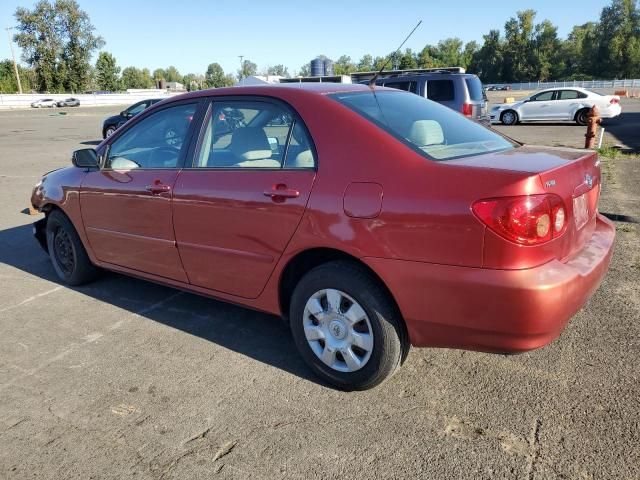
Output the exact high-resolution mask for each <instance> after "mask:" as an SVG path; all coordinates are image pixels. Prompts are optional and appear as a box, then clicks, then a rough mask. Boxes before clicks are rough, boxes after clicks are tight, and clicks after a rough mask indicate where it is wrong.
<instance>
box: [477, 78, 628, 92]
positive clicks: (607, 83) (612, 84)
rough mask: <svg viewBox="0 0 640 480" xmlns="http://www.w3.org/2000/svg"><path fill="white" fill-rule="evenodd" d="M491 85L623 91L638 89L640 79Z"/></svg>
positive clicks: (537, 88)
mask: <svg viewBox="0 0 640 480" xmlns="http://www.w3.org/2000/svg"><path fill="white" fill-rule="evenodd" d="M491 85H511V89H512V90H542V89H544V88H564V87H582V88H588V89H593V88H609V89H620V90H622V89H625V88H640V79H638V78H635V79H625V80H569V81H564V82H529V83H495V84H488V85H487V86H491Z"/></svg>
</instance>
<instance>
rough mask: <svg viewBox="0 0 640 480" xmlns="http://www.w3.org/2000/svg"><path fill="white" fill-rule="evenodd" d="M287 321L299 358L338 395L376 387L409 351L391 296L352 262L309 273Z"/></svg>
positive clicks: (327, 266)
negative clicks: (341, 392) (338, 391)
mask: <svg viewBox="0 0 640 480" xmlns="http://www.w3.org/2000/svg"><path fill="white" fill-rule="evenodd" d="M289 320H290V323H291V331H292V333H293V338H294V340H295V343H296V346H297V348H298V351H299V352H300V354H301V355H302V357H303V359H304V360H305V361H306V362H307V364H308V365H309V366H310V367H311V368H312V369H313V370H314V371H315V372H316V373H317V374H318V375H319V376H320V377H322V379H323V380H325V381H326V382H328V383H330V384H332V385H334V386H335V387H337V388H340V389H342V390H366V389H368V388H372V387H374V386H376V385H378V384H380V383H381V382H382V381H384V380H385V379H386V378H388V377H389V376H391V375H392V374H393V373H394V372H395V370H396V369H397V367H398V365H400V362H401V360H402V359H403V358H404V356H405V354H406V353H407V352H406V351H407V349H408V348H409V346H408V342H407V341H406V339H405V338H406V335H405V334H404V325H403V320H402V318H401V316H400V313H399V311H398V309H397V307H396V306H395V303H394V302H393V300H392V299H391V298H390V296H389V293H388V292H387V291H386V290H385V288H384V287H383V286H381V285H380V283H379V282H378V281H377V279H375V278H374V277H373V276H372V275H370V274H369V273H368V272H367V271H366V270H365V269H364V268H362V267H359V266H358V265H356V264H353V263H350V262H345V261H336V262H330V263H326V264H323V265H320V266H319V267H316V268H314V269H313V270H311V271H310V272H308V273H307V274H306V275H305V276H304V277H303V278H302V279H301V280H300V282H299V283H298V285H297V286H296V288H295V290H294V292H293V296H292V299H291V309H290V317H289Z"/></svg>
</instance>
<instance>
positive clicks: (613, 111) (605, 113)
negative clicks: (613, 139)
mask: <svg viewBox="0 0 640 480" xmlns="http://www.w3.org/2000/svg"><path fill="white" fill-rule="evenodd" d="M621 113H622V107H621V106H620V104H619V103H615V104H612V105H610V106H609V107H607V108H603V109H602V110H600V117H601V118H614V117H617V116H618V115H620V114H621Z"/></svg>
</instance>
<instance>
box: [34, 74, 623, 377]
mask: <svg viewBox="0 0 640 480" xmlns="http://www.w3.org/2000/svg"><path fill="white" fill-rule="evenodd" d="M229 119H233V121H229ZM72 161H73V164H74V167H68V168H63V169H60V170H56V171H53V172H50V173H47V174H46V175H44V177H43V178H42V180H41V181H40V182H38V184H37V185H36V186H35V187H34V190H33V193H32V196H31V204H32V206H33V207H34V208H36V209H37V210H39V211H40V212H43V213H45V215H46V216H45V217H44V218H42V219H41V220H39V221H38V222H36V224H35V228H34V232H35V235H36V238H37V239H38V240H39V241H40V243H41V245H42V246H43V247H44V248H45V249H46V250H47V251H48V253H49V255H50V258H51V261H52V264H53V268H54V270H55V273H56V274H57V276H58V277H59V278H60V280H61V281H62V282H65V283H66V284H68V285H80V284H82V283H85V282H88V281H90V280H92V279H93V278H94V277H95V275H96V274H97V273H98V268H100V267H101V268H105V269H108V270H114V271H118V272H122V273H125V274H130V275H133V276H136V277H139V278H146V279H148V280H152V281H154V282H158V283H162V284H165V285H169V286H173V287H177V288H180V289H183V290H187V291H190V292H194V293H198V294H202V295H207V296H210V297H214V298H218V299H221V300H225V301H230V302H233V303H236V304H240V305H245V306H248V307H251V308H253V309H257V310H261V311H265V312H270V313H273V314H278V315H282V316H284V317H286V318H287V319H288V322H289V325H290V328H291V332H292V335H293V338H294V341H295V344H296V346H297V348H298V350H299V352H300V354H301V356H302V358H304V360H305V361H306V362H307V363H308V364H309V365H310V367H311V368H312V369H313V370H314V371H315V372H316V373H317V374H318V375H320V376H321V377H322V378H323V379H324V380H325V381H326V382H329V383H331V384H333V385H335V386H337V387H338V388H342V389H347V390H350V389H366V388H371V387H373V386H375V385H377V384H379V383H380V382H382V381H383V380H384V379H385V378H387V377H388V376H389V375H391V374H392V373H393V372H394V371H395V370H396V368H397V367H398V366H399V365H400V364H401V363H402V362H403V360H404V359H405V358H406V356H407V354H408V349H409V346H410V345H414V346H417V347H452V348H464V349H471V350H482V351H493V352H519V351H525V350H531V349H535V348H538V347H541V346H543V345H545V344H547V343H549V342H550V341H552V340H553V339H554V338H556V337H557V336H559V335H560V333H561V332H562V330H563V329H564V327H565V325H566V324H567V322H568V321H569V319H570V318H571V317H572V316H573V315H574V314H575V313H576V312H577V311H578V310H579V309H580V308H581V307H582V306H583V305H584V304H585V302H586V301H587V300H588V299H589V297H590V296H591V295H592V293H593V292H594V291H595V289H596V288H597V287H598V285H599V284H600V282H601V280H602V278H603V277H604V275H605V273H606V272H607V268H608V265H609V261H610V259H611V254H612V246H613V241H614V237H615V227H614V225H613V224H612V223H611V222H610V221H609V220H607V219H606V218H604V217H603V216H602V215H600V214H599V213H598V198H599V194H600V179H601V172H600V166H599V165H600V162H599V160H598V158H597V154H596V153H595V152H593V151H591V150H575V149H561V148H550V147H533V146H521V145H520V144H518V143H516V142H513V141H511V140H509V139H507V138H506V137H504V136H501V135H498V134H497V133H495V132H493V131H492V130H490V129H488V128H485V127H483V126H482V125H479V124H478V123H476V122H473V121H470V120H468V119H467V118H465V117H463V116H462V115H460V114H459V113H456V112H454V111H453V110H451V109H449V108H446V107H444V106H442V105H439V104H437V103H435V102H432V101H429V100H427V99H425V98H421V97H419V96H418V95H414V94H410V93H407V92H402V91H398V90H393V89H388V88H381V87H376V88H374V89H371V88H368V87H367V86H363V85H357V84H356V85H348V84H347V85H345V84H335V83H307V84H305V83H302V84H290V85H286V86H285V85H280V86H275V85H274V86H255V87H233V88H218V89H214V90H203V91H198V92H191V93H188V94H185V95H180V96H177V97H173V98H171V99H170V100H167V101H165V102H162V103H161V104H159V105H156V106H154V107H152V108H150V109H148V110H146V111H144V112H143V113H141V114H140V115H138V116H137V117H136V118H134V119H132V120H131V121H130V122H127V124H126V125H124V126H123V127H122V128H121V129H120V130H118V131H116V132H115V133H114V134H113V135H111V136H110V137H109V138H107V139H106V140H105V141H103V142H102V143H101V144H100V145H98V147H97V148H96V149H95V150H94V149H83V150H78V151H76V152H75V153H74V155H73V159H72ZM603 328H605V327H603ZM252 334H256V335H257V334H259V332H257V331H254V332H253V333H252Z"/></svg>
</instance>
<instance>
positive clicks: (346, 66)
mask: <svg viewBox="0 0 640 480" xmlns="http://www.w3.org/2000/svg"><path fill="white" fill-rule="evenodd" d="M355 71H356V66H355V64H354V63H353V62H352V61H351V57H350V56H348V55H342V56H341V57H340V58H338V60H336V62H335V63H334V64H333V73H334V74H335V75H349V74H351V73H353V72H355Z"/></svg>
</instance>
